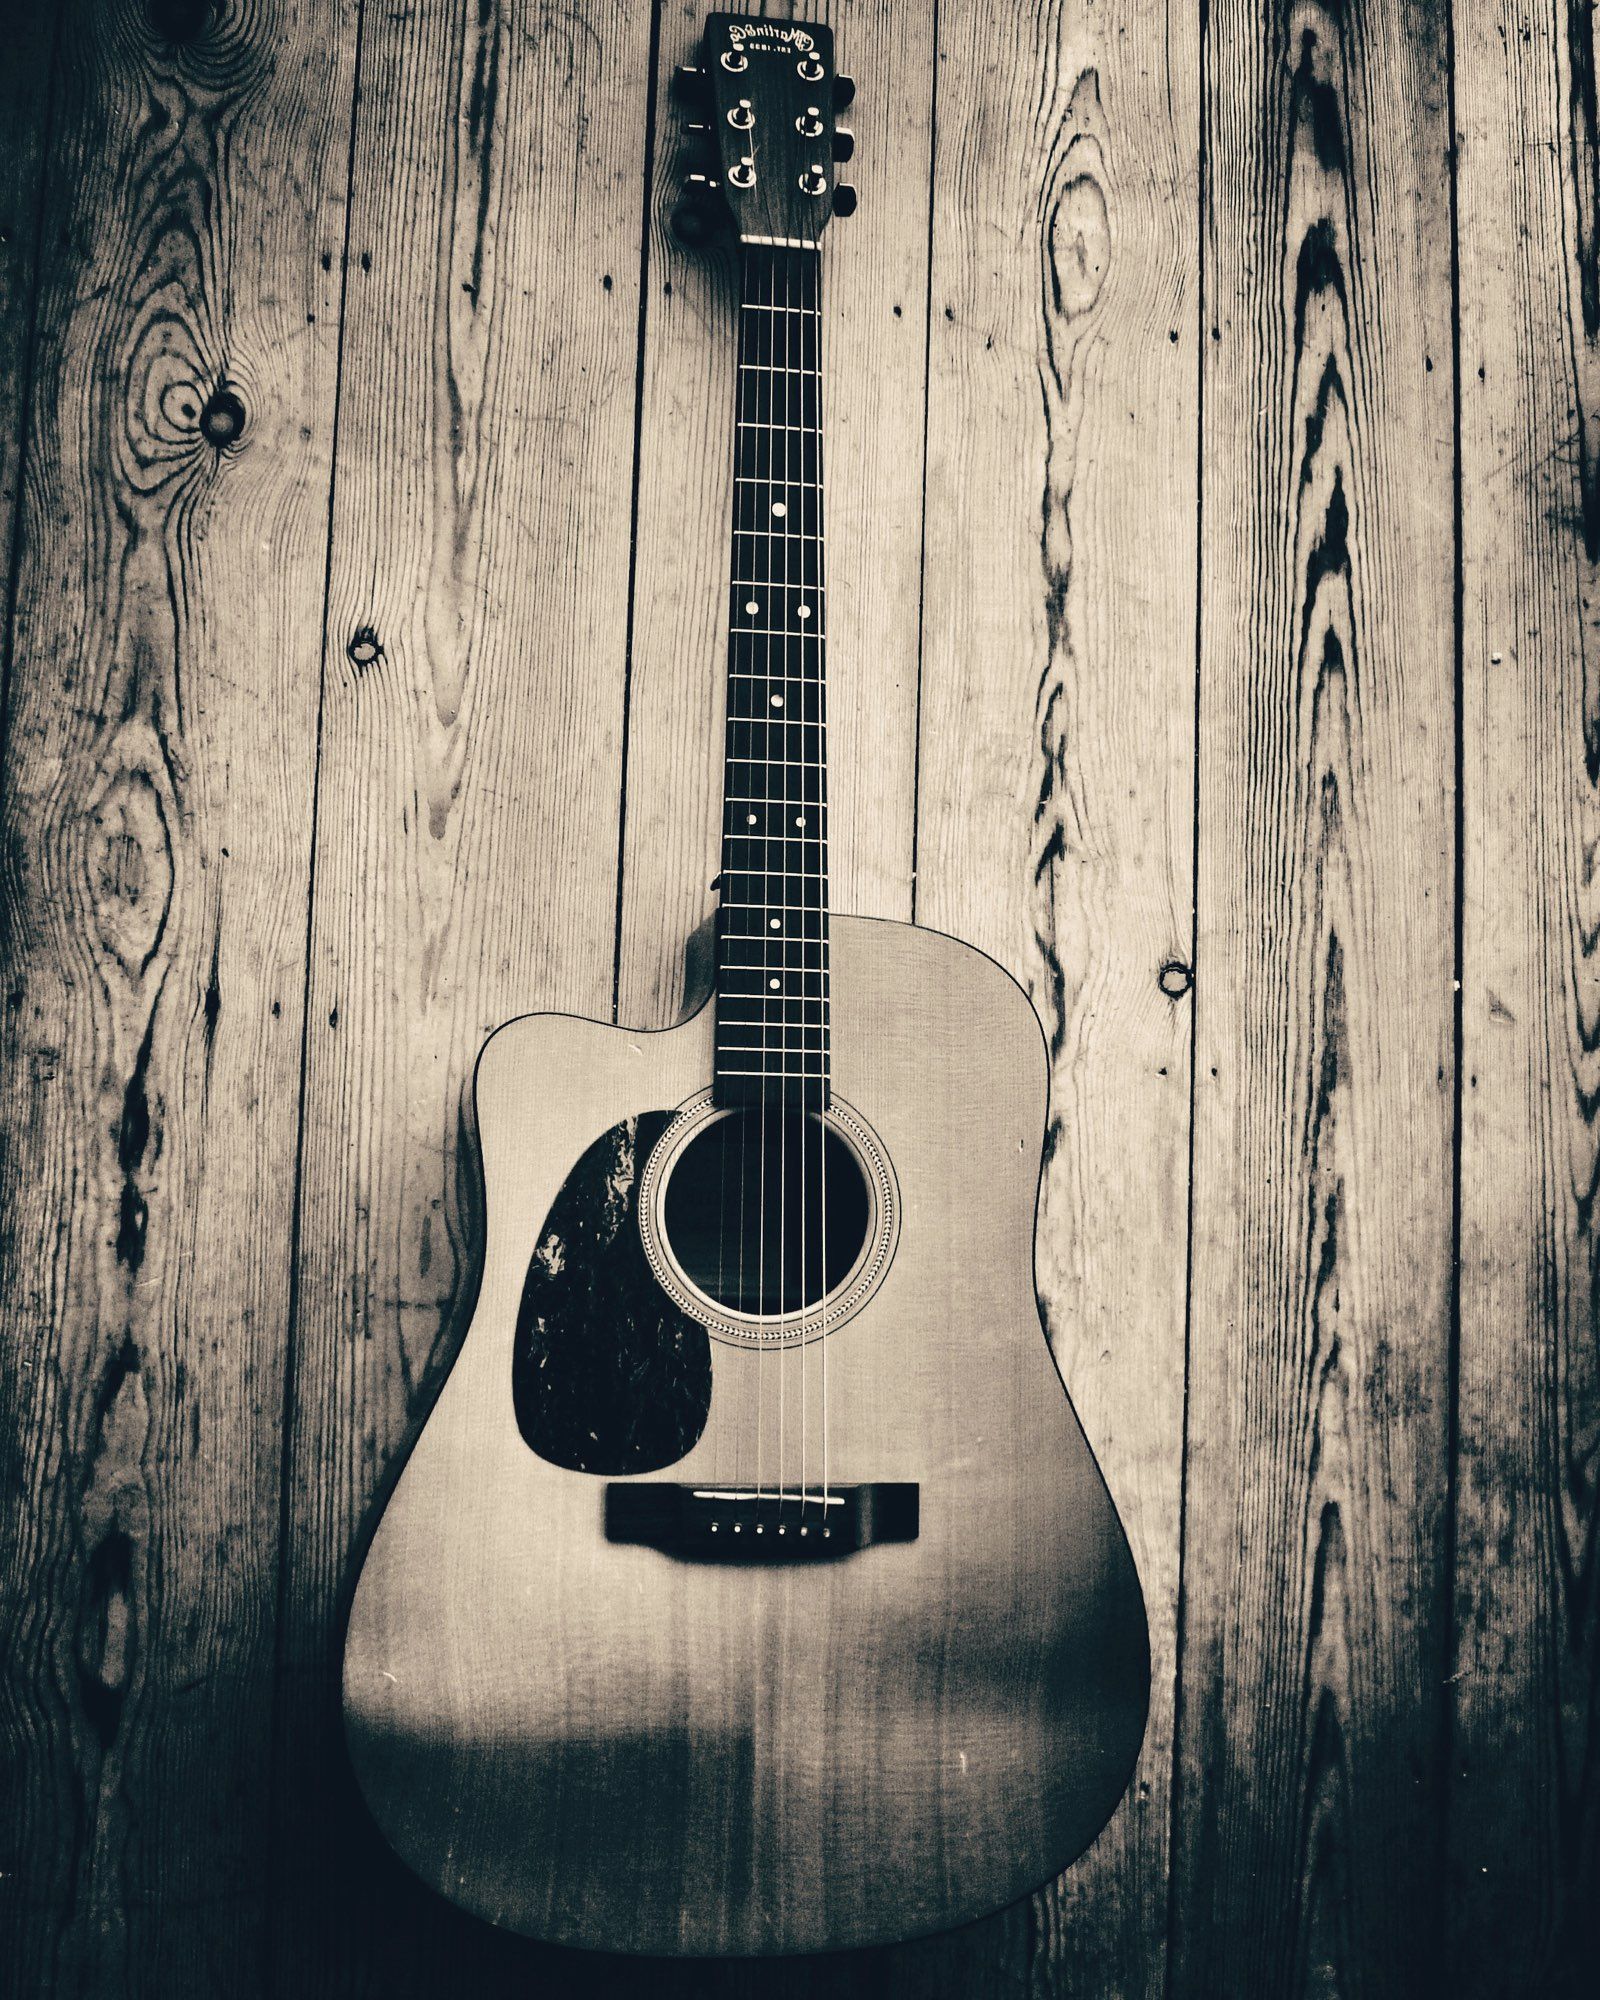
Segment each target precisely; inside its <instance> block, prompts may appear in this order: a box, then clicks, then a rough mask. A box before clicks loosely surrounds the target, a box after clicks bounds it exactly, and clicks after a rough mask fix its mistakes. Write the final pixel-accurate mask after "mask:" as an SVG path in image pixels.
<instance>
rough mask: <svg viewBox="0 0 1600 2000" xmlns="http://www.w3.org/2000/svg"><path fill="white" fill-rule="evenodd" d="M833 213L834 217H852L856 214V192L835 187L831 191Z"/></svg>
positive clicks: (846, 188) (851, 188)
mask: <svg viewBox="0 0 1600 2000" xmlns="http://www.w3.org/2000/svg"><path fill="white" fill-rule="evenodd" d="M833 212H834V214H835V215H854V214H855V212H856V191H855V189H854V188H853V187H843V186H840V187H836V188H835V189H834V191H833Z"/></svg>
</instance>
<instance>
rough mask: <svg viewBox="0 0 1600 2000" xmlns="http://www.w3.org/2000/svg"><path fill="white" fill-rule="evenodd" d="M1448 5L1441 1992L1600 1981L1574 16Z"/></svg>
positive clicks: (1599, 369) (1587, 575)
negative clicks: (1449, 1372)
mask: <svg viewBox="0 0 1600 2000" xmlns="http://www.w3.org/2000/svg"><path fill="white" fill-rule="evenodd" d="M1502 25H1504V24H1503V23H1499V22H1497V21H1495V20H1494V19H1493V18H1489V17H1485V16H1484V15H1483V13H1482V12H1481V10H1479V9H1477V8H1473V7H1469V6H1460V7H1458V8H1457V9H1456V50H1457V67H1456V90H1455V97H1456V117H1457V124H1458V130H1459V145H1460V169H1459V179H1458V203H1459V209H1460V230H1461V329H1460V340H1461V389H1462V394H1461V567H1462V625H1461V651H1462V690H1463V704H1462V718H1461V720H1462V750H1463V757H1462V762H1463V789H1462V804H1463V824H1464V842H1463V856H1462V859H1463V898H1462V1099H1463V1102H1462V1150H1461V1362H1460V1421H1459V1435H1460V1447H1459V1454H1458V1468H1459V1469H1458V1487H1457V1493H1458V1497H1457V1532H1456V1551H1457V1554H1456V1576H1455V1581H1456V1619H1457V1629H1456V1651H1455V1658H1454V1661H1453V1662H1452V1666H1453V1674H1454V1683H1455V1689H1456V1718H1457V1719H1456V1733H1455V1742H1454V1749H1453V1765H1454V1772H1453V1776H1454V1788H1453V1797H1452V1802H1451V1815H1450V1837H1451V1838H1450V1858H1451V1865H1452V1871H1453V1873H1452V1885H1451V1886H1452V1896H1453V1908H1454V1911H1455V1921H1454V1923H1453V1925H1452V1942H1453V1952H1452V1963H1451V1973H1452V1983H1453V1990H1454V1991H1456V1992H1458V1993H1460V1994H1462V1995H1463V1996H1468V1995H1470V1996H1483V2000H1487V1996H1489V1995H1491V1994H1494V1995H1502V1994H1513V1993H1514V1994H1518V1995H1526V1996H1530V2000H1531V1996H1533V1995H1536V1994H1537V1995H1547V1994H1548V1995H1561V1994H1575V1993H1578V1992H1581V1991H1584V1990H1586V1987H1587V1985H1588V1983H1589V1982H1590V1981H1591V1980H1592V1978H1593V1976H1594V1967H1595V1966H1596V1964H1597V1963H1600V1592H1597V1590H1596V1565H1597V1563H1600V1458H1597V1446H1600V1348H1597V1345H1596V1327H1597V1315H1600V1295H1597V1292H1596V1274H1595V1257H1596V1236H1595V1230H1596V1223H1595V1215H1594V1195H1595V1181H1596V1171H1597V1164H1600V1138H1597V1132H1596V1119H1597V1108H1596V1107H1597V1098H1596V1091H1597V1085H1600V1068H1597V1059H1596V1043H1597V1026H1596V1023H1597V1015H1600V972H1597V965H1596V921H1597V911H1596V906H1595V882H1594V855H1595V848H1596V843H1597V841H1600V798H1597V794H1596V785H1597V782H1600V742H1597V737H1596V731H1595V694H1594V687H1595V676H1596V674H1597V672H1600V629H1597V625H1596V610H1597V604H1600V461H1597V456H1596V451H1597V446H1596V436H1595V427H1596V425H1597V423H1600V283H1597V258H1600V235H1597V231H1600V217H1597V213H1596V205H1595V204H1596V196H1597V185H1596V176H1597V172H1600V160H1597V156H1596V114H1595V59H1596V48H1595V43H1594V39H1593V37H1594V22H1593V17H1592V15H1591V13H1590V11H1589V10H1588V9H1582V8H1571V9H1568V10H1557V11H1553V12H1550V13H1547V14H1542V15H1541V14H1539V13H1534V14H1531V15H1529V16H1527V17H1526V18H1525V19H1522V20H1521V21H1520V22H1519V31H1518V32H1516V33H1514V34H1510V35H1502V34H1501V33H1499V32H1498V30H1499V28H1500V27H1501V26H1502Z"/></svg>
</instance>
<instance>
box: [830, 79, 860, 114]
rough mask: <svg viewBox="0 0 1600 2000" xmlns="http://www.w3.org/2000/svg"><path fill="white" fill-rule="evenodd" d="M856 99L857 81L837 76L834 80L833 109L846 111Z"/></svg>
mask: <svg viewBox="0 0 1600 2000" xmlns="http://www.w3.org/2000/svg"><path fill="white" fill-rule="evenodd" d="M855 98H856V80H855V78H854V77H853V76H836V77H835V78H834V79H833V108H834V110H835V111H846V110H848V109H849V107H850V106H851V105H852V104H854V102H855Z"/></svg>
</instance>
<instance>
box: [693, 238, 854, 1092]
mask: <svg viewBox="0 0 1600 2000" xmlns="http://www.w3.org/2000/svg"><path fill="white" fill-rule="evenodd" d="M743 265H744V277H743V291H742V298H741V302H740V308H739V372H738V395H737V401H736V405H735V428H734V467H733V470H734V485H733V562H732V571H731V575H732V589H731V595H730V599H729V620H728V733H727V765H726V775H725V782H724V787H723V800H724V803H723V815H724V816H723V838H722V906H721V910H720V912H719V916H718V925H717V1045H716V1096H717V1101H718V1103H720V1104H726V1105H743V1104H768V1103H777V1104H783V1105H788V1106H794V1107H800V1106H804V1107H807V1108H810V1109H821V1108H823V1107H825V1106H826V1104H827V1101H828V1072H829V1037H828V786H827V740H828V739H827V710H826V697H825V677H824V653H825V644H826V642H825V639H824V632H825V628H826V622H827V621H826V616H825V611H826V596H825V592H824V577H823V560H822V370H821V359H822V356H821V330H822V316H821V300H820V295H819V273H818V256H817V252H816V251H815V249H812V248H792V247H787V246H782V245H776V244H773V245H766V244H747V245H746V247H745V249H744V252H743Z"/></svg>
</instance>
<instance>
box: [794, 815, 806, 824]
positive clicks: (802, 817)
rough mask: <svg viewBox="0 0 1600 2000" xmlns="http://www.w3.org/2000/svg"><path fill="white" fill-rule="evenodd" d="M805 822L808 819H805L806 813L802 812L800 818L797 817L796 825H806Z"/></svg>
mask: <svg viewBox="0 0 1600 2000" xmlns="http://www.w3.org/2000/svg"><path fill="white" fill-rule="evenodd" d="M805 823H806V821H805V814H804V813H802V814H801V815H800V817H799V818H798V819H797V820H796V821H795V825H796V826H804V825H805Z"/></svg>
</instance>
